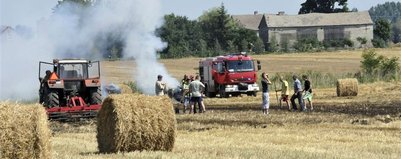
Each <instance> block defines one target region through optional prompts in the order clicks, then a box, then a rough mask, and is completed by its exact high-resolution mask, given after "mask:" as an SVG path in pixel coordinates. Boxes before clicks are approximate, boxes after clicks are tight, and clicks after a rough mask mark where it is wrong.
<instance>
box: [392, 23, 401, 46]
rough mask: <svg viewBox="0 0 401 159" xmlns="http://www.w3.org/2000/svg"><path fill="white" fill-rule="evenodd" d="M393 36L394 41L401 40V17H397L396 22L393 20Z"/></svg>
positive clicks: (398, 41)
mask: <svg viewBox="0 0 401 159" xmlns="http://www.w3.org/2000/svg"><path fill="white" fill-rule="evenodd" d="M391 34H392V35H391V36H392V41H393V42H394V43H400V42H401V17H399V18H397V19H396V21H395V22H393V24H392V27H391Z"/></svg>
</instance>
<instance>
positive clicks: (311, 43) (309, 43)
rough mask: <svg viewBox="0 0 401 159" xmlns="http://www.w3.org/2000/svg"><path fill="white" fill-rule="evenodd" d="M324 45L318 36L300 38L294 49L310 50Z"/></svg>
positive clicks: (300, 50)
mask: <svg viewBox="0 0 401 159" xmlns="http://www.w3.org/2000/svg"><path fill="white" fill-rule="evenodd" d="M321 46H322V43H321V42H320V41H319V40H317V39H316V38H311V39H299V40H298V41H297V42H296V43H295V44H294V49H295V50H297V51H299V52H308V51H313V50H319V49H320V48H321Z"/></svg>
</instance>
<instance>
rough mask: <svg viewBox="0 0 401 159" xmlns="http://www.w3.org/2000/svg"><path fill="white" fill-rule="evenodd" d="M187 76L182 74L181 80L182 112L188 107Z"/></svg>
mask: <svg viewBox="0 0 401 159" xmlns="http://www.w3.org/2000/svg"><path fill="white" fill-rule="evenodd" d="M189 83H190V81H189V78H188V76H187V75H184V79H182V81H181V88H182V96H181V102H182V103H183V104H184V113H185V111H186V110H187V109H188V105H189V99H190V93H189Z"/></svg>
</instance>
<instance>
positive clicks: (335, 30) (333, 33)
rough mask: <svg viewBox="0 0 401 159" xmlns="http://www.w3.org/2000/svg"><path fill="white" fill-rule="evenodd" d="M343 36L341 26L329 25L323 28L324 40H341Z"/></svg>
mask: <svg viewBox="0 0 401 159" xmlns="http://www.w3.org/2000/svg"><path fill="white" fill-rule="evenodd" d="M344 38H345V33H344V28H343V27H330V28H325V29H324V40H342V39H344Z"/></svg>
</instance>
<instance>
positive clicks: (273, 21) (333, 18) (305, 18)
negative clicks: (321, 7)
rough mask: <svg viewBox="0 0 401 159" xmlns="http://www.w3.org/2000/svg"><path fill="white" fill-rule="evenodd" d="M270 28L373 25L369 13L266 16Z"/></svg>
mask: <svg viewBox="0 0 401 159" xmlns="http://www.w3.org/2000/svg"><path fill="white" fill-rule="evenodd" d="M265 17H266V18H265V19H266V23H267V26H268V27H310V26H336V25H363V24H373V21H372V19H371V18H370V15H369V12H367V11H364V12H347V13H310V14H300V15H276V14H266V15H265Z"/></svg>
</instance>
